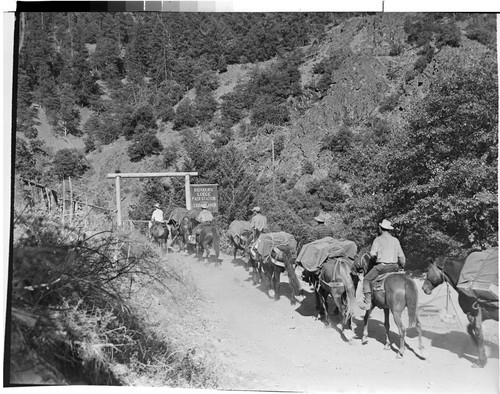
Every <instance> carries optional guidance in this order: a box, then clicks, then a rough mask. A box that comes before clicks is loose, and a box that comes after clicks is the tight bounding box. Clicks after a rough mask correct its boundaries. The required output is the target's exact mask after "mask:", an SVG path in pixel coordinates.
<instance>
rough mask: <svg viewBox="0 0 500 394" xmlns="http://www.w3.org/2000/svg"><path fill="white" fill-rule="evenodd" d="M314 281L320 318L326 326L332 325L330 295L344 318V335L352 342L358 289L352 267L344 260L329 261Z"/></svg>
mask: <svg viewBox="0 0 500 394" xmlns="http://www.w3.org/2000/svg"><path fill="white" fill-rule="evenodd" d="M356 277H357V276H356ZM312 281H313V285H314V294H315V296H316V309H317V310H318V311H319V317H320V318H321V319H324V320H325V324H326V325H329V324H330V323H331V322H330V317H329V315H328V295H329V294H330V295H331V296H332V299H333V301H334V303H335V306H336V308H337V309H338V310H339V311H340V315H341V317H342V334H343V335H344V337H345V338H346V339H347V341H349V342H351V340H352V335H351V331H352V316H353V315H354V305H355V303H356V287H355V285H354V282H353V280H352V277H351V265H350V264H349V263H348V262H347V261H345V260H344V259H340V258H336V259H329V260H327V261H326V262H325V263H324V264H323V265H322V266H321V269H320V271H319V274H318V275H313V277H312Z"/></svg>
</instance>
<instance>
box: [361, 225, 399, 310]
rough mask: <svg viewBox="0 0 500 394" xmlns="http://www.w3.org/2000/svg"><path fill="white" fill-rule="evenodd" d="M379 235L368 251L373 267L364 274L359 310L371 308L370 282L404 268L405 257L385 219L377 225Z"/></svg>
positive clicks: (390, 226) (392, 228)
mask: <svg viewBox="0 0 500 394" xmlns="http://www.w3.org/2000/svg"><path fill="white" fill-rule="evenodd" d="M379 227H380V230H381V234H380V235H379V236H378V237H377V238H375V240H374V241H373V244H372V248H371V250H370V255H371V256H372V258H376V263H375V266H374V267H373V268H372V269H371V270H370V272H368V273H367V274H366V276H365V277H364V279H363V293H364V297H365V299H364V302H363V304H361V305H360V307H361V309H364V310H370V309H371V308H372V292H371V282H372V281H373V280H374V279H375V278H376V277H377V276H378V275H381V274H385V273H387V272H397V271H398V269H399V268H404V267H405V264H406V257H405V255H404V253H403V249H402V248H401V244H400V243H399V240H398V239H397V238H396V237H394V236H393V235H392V234H391V233H390V232H389V231H391V230H394V227H392V224H391V222H390V221H388V220H387V219H384V220H382V222H381V223H379Z"/></svg>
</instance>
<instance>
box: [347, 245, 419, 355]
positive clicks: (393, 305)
mask: <svg viewBox="0 0 500 394" xmlns="http://www.w3.org/2000/svg"><path fill="white" fill-rule="evenodd" d="M355 264H356V268H357V269H358V270H360V271H362V272H363V274H364V275H366V274H367V273H368V272H369V271H370V269H371V268H372V267H373V265H374V264H375V261H374V259H372V258H371V256H370V254H369V253H364V254H362V255H361V257H359V258H358V256H357V258H356V259H355ZM384 275H385V280H384V284H383V289H381V290H377V289H374V288H373V284H374V283H375V282H377V281H378V278H377V279H375V281H374V282H372V294H373V296H372V307H371V308H370V309H369V310H367V311H366V313H365V316H364V318H363V338H362V340H361V343H362V344H363V345H364V344H366V343H368V320H369V318H370V315H371V313H372V311H373V309H374V308H375V307H378V308H381V309H383V311H384V318H385V319H384V327H385V334H386V341H385V346H384V349H385V350H389V349H390V348H391V341H390V337H389V328H390V324H389V311H390V312H392V315H393V317H394V321H395V323H396V325H397V327H398V331H399V350H398V353H397V356H396V357H397V358H402V357H403V355H404V351H405V335H406V329H405V327H404V325H403V322H402V320H401V314H402V312H403V311H404V309H405V308H408V318H409V319H408V320H409V328H411V327H416V328H417V333H418V347H419V350H420V358H422V359H424V358H425V356H424V354H423V351H424V347H423V345H422V330H421V327H420V320H419V318H418V314H417V304H418V289H417V285H416V284H415V282H414V281H413V280H412V279H411V278H409V277H407V276H406V275H405V274H404V273H398V272H393V273H389V274H384ZM384 275H382V277H384Z"/></svg>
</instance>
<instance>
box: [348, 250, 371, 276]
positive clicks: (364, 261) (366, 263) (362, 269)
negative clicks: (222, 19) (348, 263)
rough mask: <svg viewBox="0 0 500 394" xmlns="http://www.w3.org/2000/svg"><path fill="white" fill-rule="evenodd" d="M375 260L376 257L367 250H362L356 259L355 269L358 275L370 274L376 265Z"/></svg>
mask: <svg viewBox="0 0 500 394" xmlns="http://www.w3.org/2000/svg"><path fill="white" fill-rule="evenodd" d="M375 259H376V258H375V256H372V255H371V254H370V253H369V252H367V251H366V250H364V249H361V250H360V251H359V253H358V254H357V255H356V256H355V257H354V264H353V267H354V269H355V271H356V272H357V273H363V275H366V273H367V272H369V271H370V269H371V268H372V267H373V265H374V264H375Z"/></svg>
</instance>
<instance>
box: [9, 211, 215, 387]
mask: <svg viewBox="0 0 500 394" xmlns="http://www.w3.org/2000/svg"><path fill="white" fill-rule="evenodd" d="M14 219H15V220H14V238H13V239H14V244H13V252H12V277H11V278H12V282H11V283H12V289H11V311H12V319H11V327H10V333H11V338H10V339H11V340H10V349H6V350H10V383H11V384H33V383H38V384H65V383H69V384H99V385H137V384H139V385H148V386H151V385H154V386H170V387H183V388H217V387H218V376H219V375H218V374H217V368H216V366H215V365H214V362H213V361H211V360H209V358H207V357H205V356H204V354H203V349H195V348H189V347H186V346H181V344H180V343H176V342H175V341H174V340H171V339H170V338H169V337H168V335H169V333H168V332H165V330H163V329H162V327H158V326H154V325H151V324H150V319H149V318H148V313H149V312H150V311H148V303H150V302H151V300H158V299H161V303H162V305H161V307H162V308H164V310H165V314H167V315H169V316H166V317H165V318H166V319H167V320H168V319H171V320H172V321H175V320H176V319H177V318H178V316H176V314H179V311H180V310H187V309H188V304H190V303H191V304H192V303H193V298H192V297H191V294H195V293H196V291H195V289H194V288H193V286H194V284H192V283H190V282H189V280H186V278H185V275H184V274H183V273H182V270H179V269H176V267H174V266H173V265H172V264H170V263H169V261H168V256H167V258H163V259H161V258H160V256H159V250H157V249H156V248H155V247H154V246H152V245H151V243H150V242H149V241H148V240H147V239H146V238H144V237H143V236H142V235H141V234H139V233H136V232H130V233H116V232H113V231H111V230H109V231H101V232H94V233H87V234H85V232H84V231H82V230H81V229H80V230H76V229H73V228H71V227H63V226H61V225H60V223H59V222H58V219H57V218H56V217H55V216H54V217H51V216H50V215H47V213H46V212H45V213H43V214H42V213H25V214H22V215H19V216H17V217H15V218H14ZM157 304H158V303H157ZM190 307H191V308H192V307H193V306H192V305H190Z"/></svg>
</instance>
